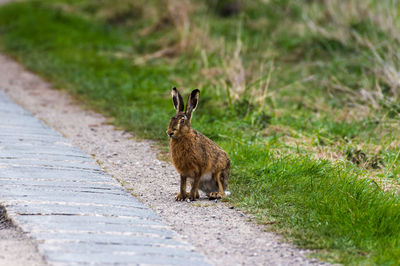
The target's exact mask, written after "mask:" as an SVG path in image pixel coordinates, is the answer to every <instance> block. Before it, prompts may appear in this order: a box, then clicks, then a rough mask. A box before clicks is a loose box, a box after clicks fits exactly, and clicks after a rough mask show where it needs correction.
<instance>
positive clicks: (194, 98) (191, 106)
mask: <svg viewBox="0 0 400 266" xmlns="http://www.w3.org/2000/svg"><path fill="white" fill-rule="evenodd" d="M199 95H200V91H199V90H198V89H195V90H193V91H192V93H191V94H190V96H189V100H188V102H187V105H186V111H185V113H186V115H187V117H188V118H189V120H190V119H192V113H193V111H194V110H196V107H197V103H198V102H199Z"/></svg>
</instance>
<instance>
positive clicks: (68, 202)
mask: <svg viewBox="0 0 400 266" xmlns="http://www.w3.org/2000/svg"><path fill="white" fill-rule="evenodd" d="M0 121H1V124H0V204H2V205H4V206H5V207H6V209H7V213H8V216H9V218H10V219H11V220H12V221H13V222H14V223H15V224H16V225H18V226H20V227H21V229H22V230H23V231H25V232H27V233H28V234H29V236H30V237H31V238H32V239H34V240H36V242H37V243H38V248H39V250H40V251H41V252H42V253H43V255H44V256H45V258H46V259H47V261H48V262H49V263H50V264H54V265H81V264H127V265H128V264H129V265H132V264H136V265H137V264H160V265H209V263H208V262H207V260H206V258H205V257H204V256H203V255H201V254H199V253H197V252H196V251H195V250H194V248H193V247H192V246H191V245H189V244H188V243H186V242H185V241H183V240H182V239H181V238H180V236H179V235H178V234H177V233H175V232H174V231H173V230H171V229H170V228H169V227H168V226H167V225H165V224H163V223H162V221H161V219H160V217H158V216H157V215H156V214H155V213H154V212H153V211H151V210H150V209H149V208H148V207H146V206H144V205H143V204H142V203H141V202H140V201H139V200H137V199H136V198H134V197H133V196H131V195H130V193H129V192H128V191H126V190H125V189H124V188H123V187H121V185H120V184H119V183H118V182H117V181H116V180H114V179H113V178H112V177H111V176H109V175H107V174H106V173H104V172H103V171H102V170H101V168H100V167H99V166H98V165H97V164H96V163H95V162H94V159H92V158H91V157H90V156H88V155H86V154H84V153H83V152H81V151H80V150H79V149H77V148H76V147H74V146H73V145H72V144H71V143H70V142H69V141H68V140H67V139H65V138H64V137H62V136H61V134H59V133H58V132H56V131H54V130H53V129H51V128H49V127H48V126H46V125H45V124H44V123H43V122H41V121H40V120H39V119H37V118H35V117H33V116H32V115H31V114H30V113H28V112H27V111H25V110H24V109H23V108H22V107H20V106H18V105H17V104H15V103H13V102H12V101H11V100H10V99H9V98H8V97H7V96H6V95H5V94H3V93H1V92H0Z"/></svg>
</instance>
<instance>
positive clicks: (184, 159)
mask: <svg viewBox="0 0 400 266" xmlns="http://www.w3.org/2000/svg"><path fill="white" fill-rule="evenodd" d="M171 94H172V101H173V103H174V107H175V110H176V114H175V115H174V116H173V117H172V118H171V120H170V123H169V127H168V130H167V135H168V136H169V138H170V141H169V144H170V152H171V158H172V162H173V164H174V166H175V168H176V170H177V171H178V173H179V174H180V176H181V188H180V192H179V193H178V194H177V195H176V198H175V199H176V200H185V199H187V198H188V199H190V200H196V199H197V198H199V192H198V190H199V189H200V190H201V191H203V192H205V193H206V194H207V196H208V197H209V198H210V199H219V198H223V197H225V195H226V194H225V189H226V187H227V186H228V179H229V171H230V166H231V165H230V159H229V156H228V154H227V153H226V152H225V151H224V150H222V149H221V148H220V147H218V146H217V144H215V143H214V142H213V141H212V140H210V139H209V138H207V137H206V136H204V135H202V134H201V133H200V132H198V131H196V130H194V129H192V128H191V127H190V120H191V118H192V113H193V111H194V110H195V109H196V107H197V103H198V101H199V95H200V91H199V90H197V89H196V90H193V91H192V93H191V94H190V96H189V100H188V102H187V105H186V109H185V111H184V102H183V99H182V96H181V95H180V93H179V92H178V90H177V89H176V88H173V89H172V93H171ZM187 180H189V182H190V183H191V190H190V193H187V192H186V181H187ZM227 193H228V192H227Z"/></svg>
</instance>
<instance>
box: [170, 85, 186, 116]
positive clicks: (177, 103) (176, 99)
mask: <svg viewBox="0 0 400 266" xmlns="http://www.w3.org/2000/svg"><path fill="white" fill-rule="evenodd" d="M171 96H172V102H173V103H174V108H175V110H176V113H179V112H183V109H184V108H185V107H184V103H183V98H182V96H181V94H180V93H179V91H178V90H177V89H176V87H174V88H173V89H172V91H171Z"/></svg>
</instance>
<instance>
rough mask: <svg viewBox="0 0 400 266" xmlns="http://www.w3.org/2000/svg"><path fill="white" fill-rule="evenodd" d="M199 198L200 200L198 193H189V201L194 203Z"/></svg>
mask: <svg viewBox="0 0 400 266" xmlns="http://www.w3.org/2000/svg"><path fill="white" fill-rule="evenodd" d="M199 198H200V195H199V192H198V191H196V192H190V195H189V199H190V200H191V201H195V200H196V199H199Z"/></svg>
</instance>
